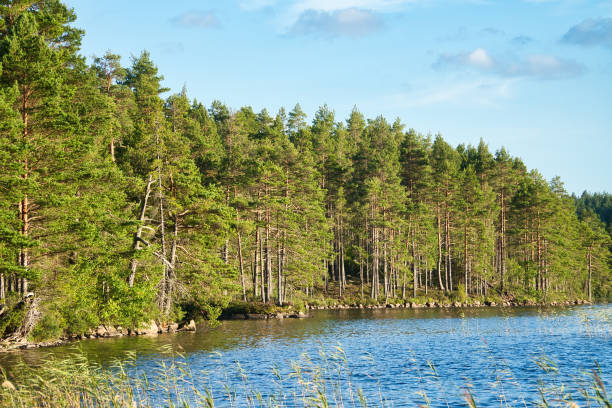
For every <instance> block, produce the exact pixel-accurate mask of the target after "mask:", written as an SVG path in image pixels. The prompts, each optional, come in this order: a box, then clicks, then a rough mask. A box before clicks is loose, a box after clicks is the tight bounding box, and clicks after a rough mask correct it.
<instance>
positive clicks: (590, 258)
mask: <svg viewBox="0 0 612 408" xmlns="http://www.w3.org/2000/svg"><path fill="white" fill-rule="evenodd" d="M592 257H593V254H592V252H591V248H589V302H591V301H592V300H593V297H592V290H591V287H592V286H591V278H592V276H593V262H592Z"/></svg>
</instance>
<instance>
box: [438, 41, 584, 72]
mask: <svg viewBox="0 0 612 408" xmlns="http://www.w3.org/2000/svg"><path fill="white" fill-rule="evenodd" d="M433 66H434V68H437V69H449V68H452V69H457V68H462V69H466V68H467V69H472V70H477V71H480V72H484V73H488V74H493V75H498V76H502V77H507V78H516V77H532V78H536V79H546V80H553V79H566V78H573V77H576V76H579V75H581V74H582V73H583V72H584V70H585V68H584V66H583V65H581V64H580V63H578V62H576V61H574V60H570V59H565V58H559V57H555V56H552V55H542V54H533V55H528V56H527V57H525V58H518V57H514V56H513V57H505V58H500V57H494V56H492V55H490V54H489V53H488V52H487V51H486V50H485V49H483V48H477V49H475V50H473V51H471V52H461V53H456V54H442V55H440V56H439V57H438V60H437V61H436V62H435V63H434V65H433Z"/></svg>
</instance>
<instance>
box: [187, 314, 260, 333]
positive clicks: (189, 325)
mask: <svg viewBox="0 0 612 408" xmlns="http://www.w3.org/2000/svg"><path fill="white" fill-rule="evenodd" d="M264 316H265V315H264ZM178 330H179V331H189V332H194V331H196V324H195V321H194V320H193V319H192V320H190V321H189V323H185V324H184V325H183V326H181V327H180V328H179V329H178Z"/></svg>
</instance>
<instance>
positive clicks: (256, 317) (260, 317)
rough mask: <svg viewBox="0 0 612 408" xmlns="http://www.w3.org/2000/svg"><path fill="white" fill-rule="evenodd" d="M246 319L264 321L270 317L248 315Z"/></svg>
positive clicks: (255, 314) (259, 314) (254, 314)
mask: <svg viewBox="0 0 612 408" xmlns="http://www.w3.org/2000/svg"><path fill="white" fill-rule="evenodd" d="M246 317H247V319H253V320H264V319H267V318H268V315H265V314H263V313H247V315H246ZM192 321H193V320H192Z"/></svg>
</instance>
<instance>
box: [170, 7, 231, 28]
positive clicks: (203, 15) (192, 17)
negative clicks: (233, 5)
mask: <svg viewBox="0 0 612 408" xmlns="http://www.w3.org/2000/svg"><path fill="white" fill-rule="evenodd" d="M170 21H171V22H172V23H173V24H175V25H177V26H181V27H195V28H220V27H221V23H220V22H219V19H218V18H217V16H216V15H215V13H214V11H212V10H190V11H186V12H184V13H183V14H179V15H178V16H176V17H173V18H172V19H171V20H170Z"/></svg>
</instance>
